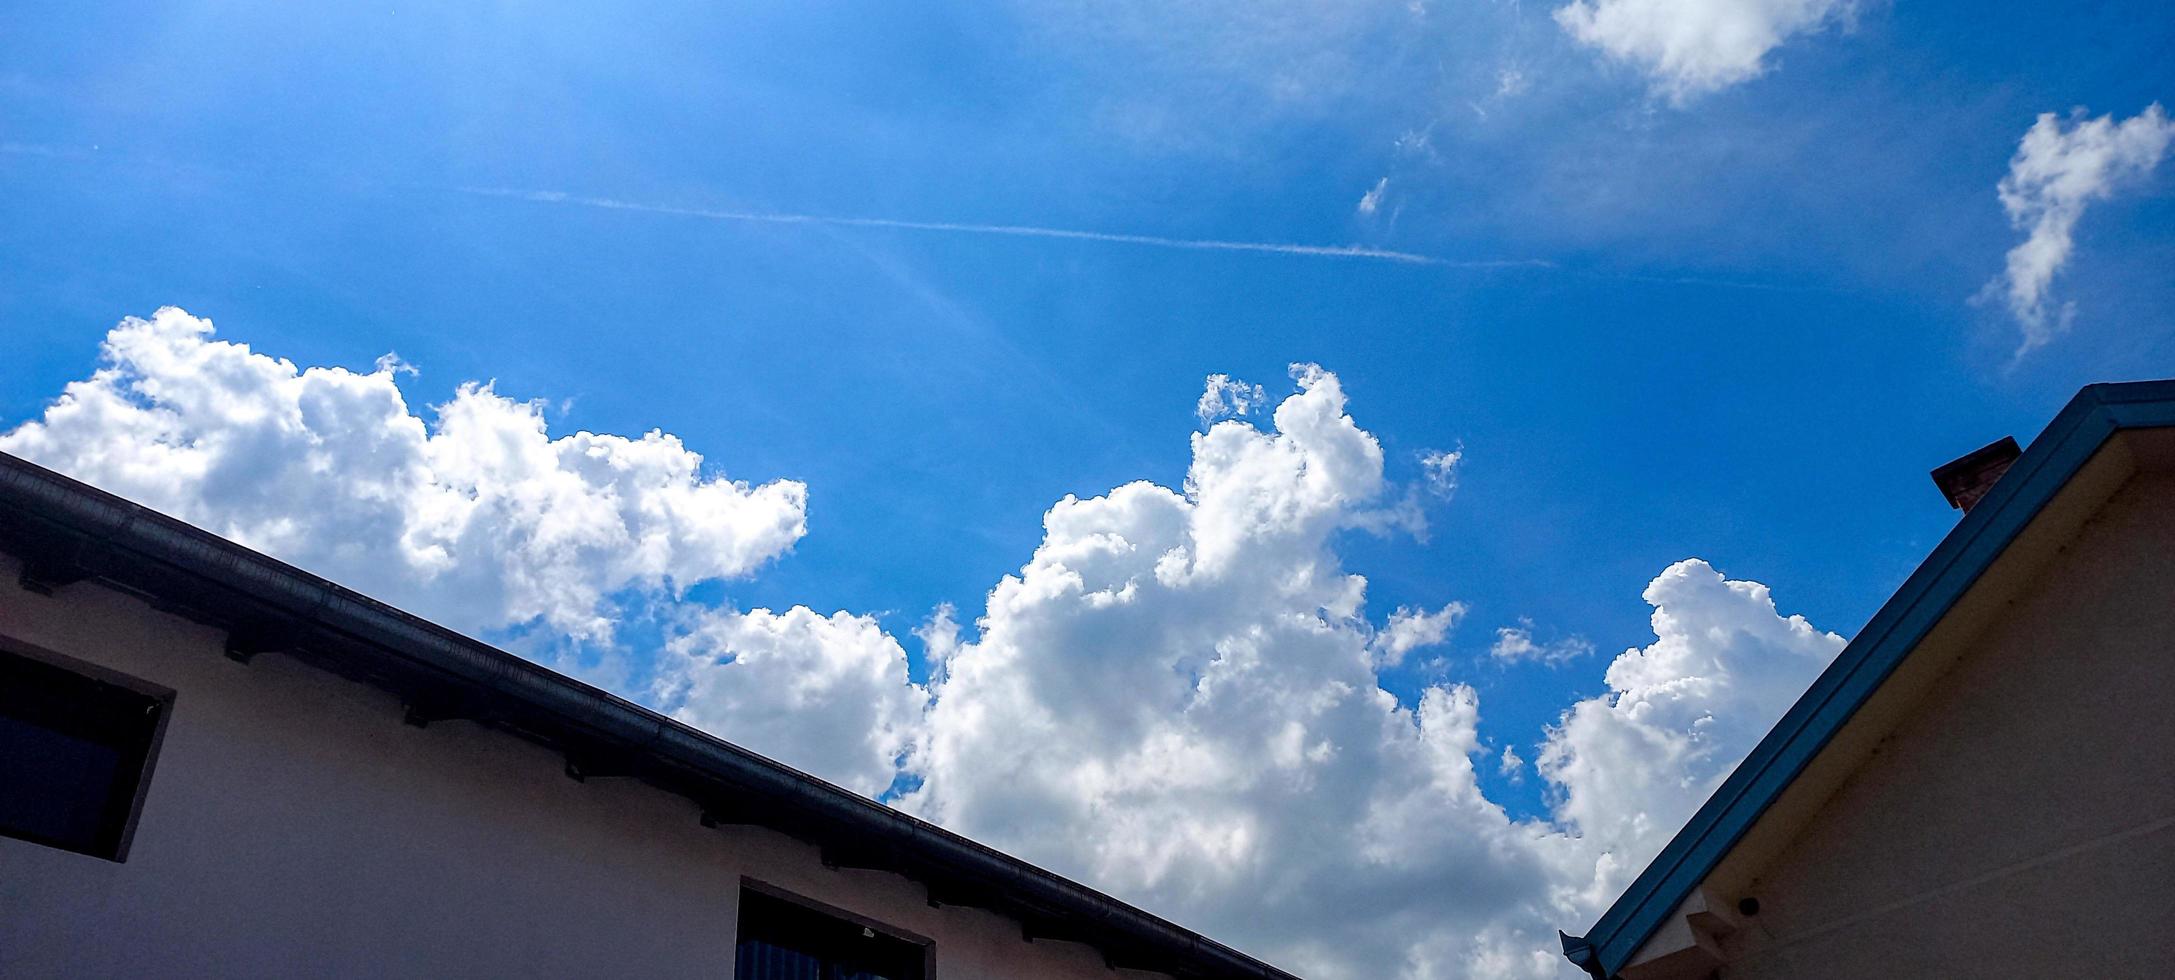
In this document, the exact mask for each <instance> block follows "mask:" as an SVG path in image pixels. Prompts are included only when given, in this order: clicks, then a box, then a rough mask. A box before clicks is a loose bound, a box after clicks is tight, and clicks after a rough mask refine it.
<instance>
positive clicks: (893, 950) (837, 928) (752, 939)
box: [733, 889, 928, 980]
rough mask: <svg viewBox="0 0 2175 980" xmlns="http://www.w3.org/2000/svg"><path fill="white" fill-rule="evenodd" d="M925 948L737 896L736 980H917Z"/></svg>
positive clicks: (763, 899) (769, 900) (751, 895)
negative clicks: (738, 905)
mask: <svg viewBox="0 0 2175 980" xmlns="http://www.w3.org/2000/svg"><path fill="white" fill-rule="evenodd" d="M927 956H928V948H927V947H925V946H923V945H921V944H919V943H913V942H908V941H906V940H904V939H900V938H898V937H897V936H888V935H885V934H884V933H882V932H879V931H877V930H876V929H874V928H871V927H868V926H863V925H860V924H858V923H853V922H847V921H845V920H844V919H839V918H834V917H832V916H828V915H825V914H823V913H821V912H818V911H816V910H814V909H811V908H807V907H805V906H801V905H796V904H794V903H792V902H788V901H786V900H784V899H782V898H776V897H773V896H770V895H765V894H763V893H762V892H758V891H752V890H749V889H741V891H740V952H739V956H738V960H737V962H736V964H735V966H734V969H733V976H734V977H735V978H736V980H923V977H922V971H923V964H924V963H926V962H927Z"/></svg>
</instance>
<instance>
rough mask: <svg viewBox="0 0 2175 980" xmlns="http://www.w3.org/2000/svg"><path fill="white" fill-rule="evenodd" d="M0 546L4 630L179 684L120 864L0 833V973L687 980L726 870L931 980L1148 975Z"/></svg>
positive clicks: (727, 928)
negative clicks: (903, 951) (580, 773)
mask: <svg viewBox="0 0 2175 980" xmlns="http://www.w3.org/2000/svg"><path fill="white" fill-rule="evenodd" d="M17 571H18V567H17V565H16V563H15V562H14V560H13V559H11V558H8V557H6V556H0V634H5V635H7V636H9V637H12V638H15V639H17V640H20V641H22V642H26V643H30V644H33V645H36V646H39V647H43V648H46V649H49V650H52V651H55V652H58V653H62V654H65V655H68V656H71V657H75V658H77V659H81V660H86V661H90V662H92V663H97V664H102V665H105V666H108V667H111V668H113V669H115V670H119V671H122V672H124V673H127V674H130V675H133V676H135V677H138V678H141V679H143V680H146V681H149V682H151V683H153V684H158V685H162V686H165V687H169V688H172V689H174V690H175V691H176V692H177V696H176V698H175V703H174V709H173V714H172V716H171V718H170V719H169V721H168V727H167V731H166V737H165V742H164V744H163V746H162V748H161V750H160V754H159V758H158V761H157V768H156V773H155V775H154V776H153V778H152V782H151V787H150V792H149V794H148V796H147V798H146V800H145V803H144V809H143V815H142V818H141V820H140V822H139V823H138V825H137V829H136V836H135V841H134V844H133V846H132V848H131V851H130V853H129V857H128V861H127V863H125V864H116V863H113V862H109V861H105V860H100V859H97V858H91V857H85V856H82V855H77V854H70V853H66V852H62V851H58V850H54V849H51V848H46V847H41V846H37V845H34V844H27V843H24V842H21V841H17V840H12V839H4V838H0V975H4V976H11V977H12V976H21V977H46V976H177V977H179V976H222V977H270V976H283V977H284V976H326V975H348V976H387V975H406V976H513V975H523V976H533V975H550V976H607V975H625V976H706V977H725V976H729V975H730V974H731V972H732V964H733V931H734V923H735V910H736V903H737V900H738V896H739V889H740V883H741V879H742V876H748V877H752V878H756V879H759V880H762V881H764V882H767V883H770V884H772V885H775V886H777V887H779V888H783V889H786V890H788V891H791V892H794V893H797V894H800V895H803V896H806V897H808V898H812V899H815V900H817V901H819V902H823V903H826V904H829V905H831V906H835V907H838V908H841V909H845V910H848V911H850V912H853V913H857V914H859V915H861V916H865V917H867V918H869V919H873V920H876V921H879V922H882V923H885V924H887V925H890V926H892V927H895V928H897V929H900V930H904V931H906V932H909V933H913V934H918V935H919V936H921V937H925V938H928V939H931V940H934V942H935V951H936V953H935V963H936V972H935V976H937V977H939V978H943V980H984V978H987V980H1000V978H1016V977H1051V978H1058V980H1064V978H1074V977H1078V978H1090V977H1093V978H1097V980H1109V978H1112V977H1114V976H1123V977H1148V976H1154V975H1153V974H1146V973H1135V972H1132V971H1121V972H1118V973H1113V972H1112V971H1111V970H1109V969H1108V968H1106V967H1105V966H1104V964H1103V961H1102V958H1101V956H1100V955H1099V954H1098V953H1096V952H1095V951H1094V950H1092V949H1090V948H1088V947H1086V946H1080V945H1074V944H1069V943H1060V942H1052V941H1042V942H1035V943H1028V942H1025V941H1023V940H1022V939H1021V936H1020V931H1019V926H1018V924H1017V923H1015V922H1012V921H1010V920H1008V919H1005V918H1002V917H999V916H996V915H993V914H991V913H987V912H983V911H979V910H975V909H968V908H960V907H945V908H942V909H936V908H931V907H929V905H928V903H927V901H926V896H925V893H924V891H923V890H922V888H921V886H920V885H918V884H916V883H914V882H911V881H908V880H907V879H904V878H901V877H898V876H895V875H890V874H886V873H882V872H873V871H856V870H835V871H834V870H828V869H825V868H824V867H823V866H822V864H821V862H820V861H819V860H818V858H817V854H816V852H815V850H814V849H813V848H811V847H808V846H806V845H803V844H800V843H798V842H796V841H794V840H792V839H791V838H788V837H785V836H782V835H779V834H776V833H772V832H769V831H765V830H760V829H754V828H737V827H725V828H718V829H705V828H703V827H702V826H701V825H700V824H699V823H698V822H697V820H696V816H697V813H696V809H695V805H694V804H693V803H692V802H690V801H688V800H685V799H682V798H679V797H677V796H673V795H670V794H667V793H663V792H660V791H658V790H655V789H652V788H650V787H648V786H645V785H643V784H640V783H637V782H634V781H631V780H616V779H592V780H590V781H588V782H586V783H578V782H575V781H573V780H571V779H568V778H567V777H566V776H565V775H563V774H562V772H561V760H560V759H559V758H558V757H557V756H555V755H552V754H551V753H548V752H546V751H544V750H543V749H541V748H539V747H536V746H533V745H531V744H528V743H526V742H523V741H520V740H518V739H515V738H512V737H510V736H506V735H503V734H498V733H494V732H490V731H488V730H485V729H482V728H480V727H478V726H475V725H471V724H466V723H462V722H441V723H438V724H433V725H431V726H430V727H428V728H422V729H418V728H413V727H410V726H407V725H403V724H401V720H400V717H401V716H400V706H399V704H398V703H397V702H395V701H394V700H393V699H392V697H391V696H390V695H387V694H385V693H383V692H380V691H377V690H375V689H373V688H369V687H366V686H363V685H360V684H355V683H351V682H348V681H345V680H341V679H339V678H336V677H333V676H332V675H329V674H325V673H323V672H320V671H317V670H314V669H312V668H308V667H305V666H302V665H300V664H298V663H296V662H295V661H292V660H289V659H287V658H285V657H282V656H279V655H277V654H266V655H263V656H260V657H258V658H257V659H256V660H255V662H253V663H252V664H250V665H248V666H243V665H241V664H237V663H234V662H232V661H229V660H227V659H226V658H225V657H223V656H222V655H221V653H220V649H221V645H222V642H223V638H222V636H221V635H220V634H219V633H218V632H216V631H214V630H211V629H208V628H206V627H203V626H199V625H196V624H194V623H190V622H188V621H186V620H183V619H179V618H176V617H173V616H169V615H165V614H161V613H158V612H155V611H153V610H152V609H150V608H149V607H148V606H147V605H145V604H144V603H142V602H140V601H138V600H135V599H132V598H129V597H126V596H123V595H120V594H118V593H114V592H111V591H108V590H105V589H102V588H100V587H98V586H95V585H91V584H79V585H75V586H70V587H68V588H65V589H62V590H61V591H60V592H59V594H58V595H57V596H54V597H50V598H49V597H42V596H37V595H34V594H31V593H28V592H24V591H22V590H20V589H17V588H15V587H14V584H13V583H14V582H15V578H16V574H17Z"/></svg>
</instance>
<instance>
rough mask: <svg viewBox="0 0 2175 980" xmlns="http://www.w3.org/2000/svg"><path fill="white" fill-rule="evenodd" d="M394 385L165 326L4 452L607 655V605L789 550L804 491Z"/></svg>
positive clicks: (408, 596) (313, 562)
mask: <svg viewBox="0 0 2175 980" xmlns="http://www.w3.org/2000/svg"><path fill="white" fill-rule="evenodd" d="M404 370H409V369H407V368H405V366H403V365H401V364H400V363H399V361H398V360H397V359H394V358H390V357H388V358H385V359H381V360H380V361H379V363H378V365H377V367H376V369H375V370H374V371H372V373H369V374H358V373H355V372H352V371H348V370H345V369H343V368H337V367H331V368H327V367H312V368H308V369H306V370H305V369H300V368H297V367H296V366H295V365H294V364H293V363H291V362H289V361H286V360H282V359H277V358H273V357H268V356H266V355H263V354H258V353H255V352H253V351H251V350H250V349H249V347H248V346H247V345H243V344H236V343H229V342H225V341H218V340H213V339H212V325H211V321H209V320H204V319H200V318H197V317H193V316H190V315H189V314H187V313H185V312H183V311H181V310H178V309H174V308H171V307H169V308H166V309H162V310H160V311H158V313H157V314H155V315H154V316H153V317H152V318H151V319H149V320H140V319H136V318H134V317H131V318H129V319H126V320H124V321H122V322H121V323H120V325H118V326H116V327H114V328H113V330H112V331H111V332H110V333H109V334H107V336H106V340H105V344H104V346H103V348H102V364H101V366H100V367H99V368H98V370H97V371H96V372H95V373H93V374H92V375H91V377H90V378H88V379H86V380H83V381H78V382H75V383H72V384H70V385H68V387H67V390H66V392H65V393H64V394H63V395H62V396H61V397H60V399H59V400H57V401H55V402H54V403H53V404H51V405H50V406H48V407H47V408H46V410H45V413H44V415H43V417H42V418H40V419H38V420H36V421H32V422H27V423H25V424H23V425H22V426H20V427H18V428H16V429H15V430H14V431H12V432H9V433H7V434H5V435H0V450H6V451H7V452H10V453H14V454H16V455H18V456H22V457H25V458H27V459H30V460H32V461H35V462H38V463H41V464H43V465H45V466H49V467H52V468H54V469H57V470H60V471H62V472H64V473H67V474H69V475H71V476H74V477H76V478H78V479H82V480H85V481H87V482H89V483H92V484H95V485H97V486H99V487H102V488H104V489H106V490H110V491H112V492H114V493H118V494H120V495H122V496H125V497H128V498H130V499H133V500H136V501H139V502H141V503H144V504H147V505H149V506H151V507H154V508H156V509H158V510H161V511H164V512H166V513H169V514H173V515H175V516H177V517H180V518H183V519H185V520H188V521H190V522H192V523H195V524H197V525H199V526H202V527H204V528H207V529H209V530H211V531H214V532H217V533H219V534H221V535H224V536H226V537H229V538H233V539H234V540H237V541H240V542H242V543H244V544H247V545H249V546H251V547H254V548H258V549H260V550H263V551H266V552H269V553H271V554H273V555H277V556H279V557H281V558H284V559H286V560H288V561H291V562H293V563H295V564H297V565H300V566H302V567H305V568H308V569H310V570H312V571H315V572H318V573H320V574H324V575H327V576H330V577H332V578H335V579H338V580H340V581H341V582H343V583H346V584H350V585H353V586H355V587H357V588H359V589H361V590H362V591H364V592H367V593H370V594H372V595H375V596H378V597H381V598H384V599H386V600H388V601H391V602H395V603H398V604H400V605H402V606H404V607H407V608H410V609H414V610H416V611H418V612H421V613H423V614H425V615H427V616H430V617H432V618H434V619H436V620H438V621H440V622H444V623H446V624H448V625H450V626H454V627H456V628H458V629H463V630H467V631H470V632H474V631H479V630H485V629H492V628H497V627H504V626H509V625H517V624H524V623H528V622H531V621H539V620H540V621H542V622H543V623H545V624H547V625H548V626H549V627H550V628H552V629H554V630H557V631H561V632H563V633H565V634H566V635H570V636H573V637H576V638H579V639H582V640H589V641H601V640H606V639H608V638H609V637H610V634H611V632H612V628H613V621H614V616H615V611H614V610H613V609H612V607H611V603H610V596H612V595H613V594H614V593H617V592H620V591H622V590H626V589H651V590H656V589H664V588H667V587H685V586H687V585H691V584H693V583H695V582H698V581H701V580H704V579H712V578H725V577H732V576H739V575H745V574H747V573H748V572H750V571H752V570H753V569H755V568H756V567H757V566H759V565H761V564H762V563H763V562H765V561H767V560H769V559H771V558H773V557H776V556H777V555H779V554H781V553H783V552H784V551H786V550H787V549H788V548H790V547H791V546H792V544H793V542H794V541H795V540H797V539H798V538H800V536H801V534H802V533H803V531H804V528H805V522H804V518H805V502H806V491H805V489H804V488H803V487H802V486H801V484H799V483H795V482H792V481H785V480H781V481H778V482H774V483H767V484H763V485H761V486H749V485H747V484H744V483H735V482H733V481H730V480H727V479H725V478H723V477H722V476H718V475H716V474H714V473H713V474H711V475H709V476H705V475H704V474H703V472H702V469H703V467H702V457H701V456H700V455H699V454H697V453H694V452H690V451H689V450H688V449H687V448H686V447H684V446H682V445H681V444H680V440H679V439H678V438H676V437H674V436H671V435H667V434H664V433H661V432H655V431H652V432H650V433H648V434H646V435H644V436H642V437H641V438H638V439H628V438H624V437H621V436H614V435H598V434H595V433H589V432H579V433H575V434H573V435H568V436H561V437H559V438H556V439H553V438H551V437H550V436H549V435H548V434H547V433H546V430H545V424H544V418H543V415H542V413H541V411H540V410H539V408H538V406H537V405H536V404H535V403H531V402H520V401H514V400H512V399H508V398H503V397H500V396H499V395H498V394H497V393H495V392H494V391H493V390H492V389H491V386H489V385H474V384H470V385H464V386H462V387H461V388H460V390H459V392H458V393H457V394H455V395H454V397H453V400H452V401H450V402H448V403H446V404H444V405H441V406H438V407H437V419H436V421H435V423H431V422H426V421H425V420H424V419H422V418H420V417H418V416H417V415H416V414H415V413H414V412H413V411H412V410H411V409H410V408H409V406H408V403H407V400H406V399H405V398H404V397H403V396H402V395H401V392H400V389H399V387H398V386H397V385H396V384H395V383H394V381H395V376H396V375H397V374H398V373H400V372H402V371H404Z"/></svg>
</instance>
